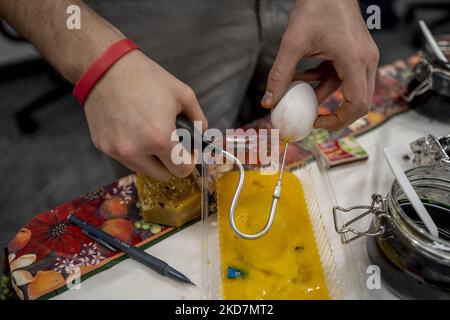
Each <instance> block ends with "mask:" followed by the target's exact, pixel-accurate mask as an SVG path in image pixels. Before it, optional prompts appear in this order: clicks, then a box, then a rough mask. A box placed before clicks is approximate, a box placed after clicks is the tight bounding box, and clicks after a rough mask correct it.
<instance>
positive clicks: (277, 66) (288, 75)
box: [261, 41, 304, 109]
mask: <svg viewBox="0 0 450 320" xmlns="http://www.w3.org/2000/svg"><path fill="white" fill-rule="evenodd" d="M303 55H304V52H303V50H302V48H299V47H298V46H295V47H294V46H293V45H292V44H286V41H282V42H281V45H280V49H279V50H278V54H277V57H276V58H275V62H274V63H273V66H272V69H271V70H270V72H269V76H268V79H267V87H266V92H265V94H264V97H263V99H262V101H261V105H262V106H263V107H264V108H268V109H270V108H273V107H274V106H275V105H276V104H277V103H278V102H279V101H280V100H281V98H282V97H283V95H284V94H285V92H286V90H287V88H288V86H289V84H290V83H291V82H292V78H293V76H294V73H295V70H296V69H297V64H298V62H299V61H300V59H301V58H302V57H303Z"/></svg>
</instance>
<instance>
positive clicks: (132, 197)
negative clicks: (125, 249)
mask: <svg viewBox="0 0 450 320" xmlns="http://www.w3.org/2000/svg"><path fill="white" fill-rule="evenodd" d="M135 178H136V177H135V175H130V176H127V177H125V178H122V179H120V180H118V181H116V182H114V183H112V184H110V185H108V186H105V187H102V188H99V189H98V190H96V191H94V192H90V193H88V194H86V195H83V196H81V197H79V198H77V199H75V200H73V201H71V202H68V203H66V204H63V205H61V206H59V207H56V208H54V209H52V210H49V211H46V212H43V213H40V214H38V215H36V216H35V217H34V218H33V219H31V221H29V222H28V223H27V224H26V225H25V226H24V227H23V228H22V229H20V230H19V232H18V233H17V234H16V236H15V237H14V238H13V239H12V241H11V242H10V243H9V244H8V247H7V248H6V259H7V261H6V263H5V270H4V271H5V272H4V274H5V275H4V276H3V287H2V298H3V299H7V298H13V297H14V295H17V297H18V298H20V299H30V300H34V299H41V298H49V297H51V296H53V295H56V294H59V293H61V292H63V291H65V290H67V289H69V288H71V286H74V285H75V284H76V278H79V279H80V280H84V279H86V278H88V277H90V276H92V275H94V274H96V273H98V272H99V271H102V270H105V269H107V268H109V267H111V266H113V265H115V264H116V263H118V262H120V261H122V260H123V259H124V258H125V256H123V254H122V253H117V252H114V251H111V250H109V249H108V248H106V247H103V246H102V245H100V244H98V243H95V242H94V241H93V240H92V239H91V238H89V237H87V236H86V235H85V234H84V233H82V232H81V229H80V228H78V227H77V226H74V225H71V224H69V223H68V221H67V217H68V215H70V214H75V215H76V216H77V217H79V218H81V219H83V220H85V221H86V222H88V223H90V224H92V225H94V226H96V227H99V228H100V229H102V230H104V231H105V232H108V233H110V234H112V235H114V236H115V237H117V238H120V239H121V240H123V241H125V242H128V243H131V244H133V245H136V246H139V247H145V246H147V245H150V244H154V243H156V241H159V240H161V239H162V238H163V237H164V236H168V235H170V234H171V233H172V232H175V231H177V229H176V228H172V227H168V226H163V225H158V224H152V223H148V222H145V221H143V220H142V218H141V216H140V215H139V201H138V193H137V189H136V184H135Z"/></svg>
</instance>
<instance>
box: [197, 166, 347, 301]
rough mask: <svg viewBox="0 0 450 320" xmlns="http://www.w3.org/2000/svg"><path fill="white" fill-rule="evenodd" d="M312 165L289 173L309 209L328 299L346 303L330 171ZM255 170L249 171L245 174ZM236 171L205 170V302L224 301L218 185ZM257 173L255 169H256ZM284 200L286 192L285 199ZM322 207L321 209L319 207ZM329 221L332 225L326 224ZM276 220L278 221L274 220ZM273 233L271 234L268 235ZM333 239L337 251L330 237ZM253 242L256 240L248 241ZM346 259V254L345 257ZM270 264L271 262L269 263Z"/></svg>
mask: <svg viewBox="0 0 450 320" xmlns="http://www.w3.org/2000/svg"><path fill="white" fill-rule="evenodd" d="M318 160H319V161H316V162H309V163H308V164H304V165H302V166H300V167H298V168H295V169H291V170H290V171H291V172H292V173H293V174H294V175H295V176H296V177H297V178H298V179H299V181H300V183H301V185H302V188H303V192H304V197H305V200H306V204H307V207H308V212H309V217H310V222H311V224H312V227H313V232H314V236H315V242H316V247H317V251H318V253H319V255H320V260H321V264H322V269H323V275H324V278H325V280H326V285H327V290H328V295H329V297H330V298H331V299H345V298H347V297H350V296H349V295H347V294H346V293H345V292H346V288H349V284H348V283H347V282H348V281H352V279H347V278H343V277H342V276H341V272H340V271H339V268H338V267H337V265H336V259H335V258H336V257H335V256H334V253H335V252H339V253H342V246H341V243H340V238H339V236H338V235H336V234H335V233H333V230H332V217H331V212H332V211H331V210H332V207H333V206H334V205H335V204H336V201H335V199H334V193H333V190H332V187H331V184H330V183H329V179H328V175H327V169H326V168H325V166H324V163H323V161H321V159H318ZM247 169H249V170H252V168H246V170H247ZM230 170H235V168H230V165H206V166H204V167H203V171H204V172H203V192H202V246H203V248H202V255H203V257H202V274H203V279H202V286H203V294H204V298H206V299H222V298H223V291H222V265H221V252H220V250H221V249H220V248H221V246H220V239H219V223H218V216H217V212H216V210H215V209H214V208H215V207H216V199H217V198H216V196H215V185H216V181H217V179H218V177H219V176H220V175H221V174H223V173H224V172H226V171H230ZM253 170H255V168H253ZM281 196H283V191H282V195H281ZM319 203H320V205H319ZM324 215H326V220H327V221H328V222H329V223H327V225H326V223H325V219H324ZM275 219H276V217H275ZM269 232H270V231H269ZM330 235H332V236H333V237H334V239H333V240H334V241H333V244H334V246H335V247H336V250H334V247H333V245H332V244H331V242H330V238H329V236H330ZM245 241H253V240H245ZM344 255H345V254H344ZM339 260H340V261H341V263H342V264H343V265H346V266H347V267H348V263H352V259H351V257H350V256H345V257H344V256H342V255H341V256H340V257H339ZM267 263H268V264H270V261H267Z"/></svg>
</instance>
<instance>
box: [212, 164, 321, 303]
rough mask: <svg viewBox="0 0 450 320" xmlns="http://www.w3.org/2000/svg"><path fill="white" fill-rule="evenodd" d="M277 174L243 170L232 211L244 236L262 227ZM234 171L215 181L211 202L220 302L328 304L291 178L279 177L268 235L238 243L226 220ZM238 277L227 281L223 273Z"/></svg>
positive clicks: (300, 200)
mask: <svg viewBox="0 0 450 320" xmlns="http://www.w3.org/2000/svg"><path fill="white" fill-rule="evenodd" d="M277 178H278V176H277V175H262V174H261V173H259V172H257V171H246V173H245V183H244V187H243V189H242V192H241V196H240V198H239V202H238V205H237V208H236V212H235V214H236V216H235V217H236V218H235V221H236V224H237V226H238V228H239V229H240V230H241V231H243V232H245V233H255V232H258V231H260V230H261V229H262V228H263V227H264V225H265V224H266V222H267V218H268V215H269V211H270V206H271V203H272V194H273V189H274V186H275V183H276V181H277ZM237 181H238V172H235V171H233V172H228V173H226V174H225V175H223V176H222V177H220V178H219V179H218V183H217V197H218V199H217V200H218V204H217V205H218V212H219V218H218V219H219V232H220V247H221V258H222V286H223V288H222V289H223V296H224V298H225V299H329V295H328V290H327V286H326V281H325V278H324V274H323V269H322V264H321V262H320V256H319V253H318V251H317V246H316V242H315V238H314V232H313V228H312V225H311V222H310V219H309V214H308V209H307V206H306V202H305V198H304V195H303V189H302V186H301V184H300V181H299V180H298V178H297V177H296V176H294V175H293V174H292V173H290V172H288V171H286V172H284V173H283V182H282V187H283V189H282V192H281V199H280V201H279V203H278V208H277V212H276V216H275V221H274V223H273V225H272V228H271V229H270V231H269V232H268V233H267V234H265V235H264V236H262V237H261V238H259V239H256V240H245V239H242V238H239V237H238V236H237V235H236V234H235V233H234V232H233V230H232V229H231V227H230V224H229V219H228V213H229V210H230V205H231V200H232V197H233V194H234V191H235V186H236V184H237ZM229 267H232V268H233V270H239V271H242V272H243V273H244V274H245V276H244V277H243V278H235V279H229V278H228V268H229Z"/></svg>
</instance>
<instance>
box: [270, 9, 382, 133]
mask: <svg viewBox="0 0 450 320" xmlns="http://www.w3.org/2000/svg"><path fill="white" fill-rule="evenodd" d="M304 57H313V58H319V59H323V60H324V62H322V63H321V64H320V65H319V66H318V67H317V68H315V69H312V70H308V71H306V72H304V73H298V72H296V68H297V65H298V63H299V61H300V60H301V59H302V58H304ZM378 59H379V52H378V49H377V46H376V45H375V43H374V41H373V39H372V37H371V36H370V33H369V31H368V30H367V26H366V25H365V23H364V21H363V19H362V16H361V13H360V11H359V6H358V2H357V1H356V0H338V1H330V0H297V1H296V3H295V5H294V7H293V9H292V11H291V14H290V17H289V22H288V26H287V29H286V32H285V34H284V36H283V39H282V41H281V45H280V49H279V51H278V54H277V57H276V59H275V62H274V64H273V66H272V69H271V70H270V72H269V76H268V81H267V89H266V93H265V95H264V98H263V100H262V102H261V104H262V106H263V107H265V108H272V107H274V106H275V105H276V104H277V103H278V101H279V100H280V99H281V98H282V96H283V95H284V93H285V92H286V90H287V88H288V86H289V84H290V83H291V82H292V81H293V80H302V81H306V82H320V84H319V85H318V87H317V88H316V89H315V91H316V94H317V98H318V100H319V103H321V102H322V101H323V100H325V99H326V98H327V97H328V96H329V95H331V94H332V93H333V92H334V91H336V90H337V89H338V88H339V87H340V86H342V91H343V95H344V98H345V101H344V102H343V103H342V105H341V106H340V107H339V108H338V109H337V110H336V112H335V113H333V114H331V115H326V116H325V115H323V116H319V117H318V118H317V120H316V122H315V123H314V126H315V127H320V128H326V129H331V130H336V129H340V128H343V127H345V126H347V125H349V124H351V123H353V122H354V121H356V120H357V119H359V118H360V117H362V116H364V115H365V114H367V113H368V111H369V108H370V105H371V102H372V98H373V93H374V88H375V76H376V70H377V65H378Z"/></svg>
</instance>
